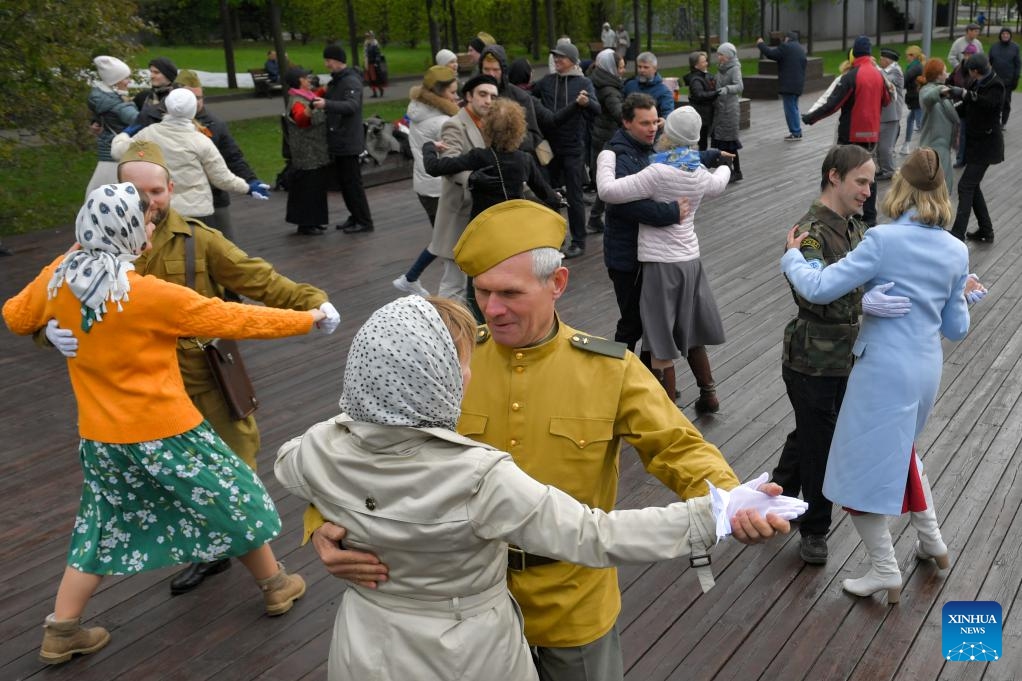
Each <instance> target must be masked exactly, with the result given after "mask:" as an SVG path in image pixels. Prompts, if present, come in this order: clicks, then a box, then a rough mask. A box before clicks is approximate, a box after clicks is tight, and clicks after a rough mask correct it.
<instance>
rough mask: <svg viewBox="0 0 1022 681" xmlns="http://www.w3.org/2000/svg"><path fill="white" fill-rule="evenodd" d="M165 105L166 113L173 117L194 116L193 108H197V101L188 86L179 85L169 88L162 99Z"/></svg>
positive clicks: (189, 118)
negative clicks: (172, 88) (168, 91)
mask: <svg viewBox="0 0 1022 681" xmlns="http://www.w3.org/2000/svg"><path fill="white" fill-rule="evenodd" d="M163 101H164V102H165V103H166V105H167V115H168V116H173V117H174V118H186V119H188V120H191V119H193V118H195V110H196V108H198V101H197V100H196V99H195V95H194V94H193V93H192V91H191V90H189V89H188V88H183V87H179V88H177V89H176V90H171V91H170V94H169V95H167V98H166V99H165V100H163Z"/></svg>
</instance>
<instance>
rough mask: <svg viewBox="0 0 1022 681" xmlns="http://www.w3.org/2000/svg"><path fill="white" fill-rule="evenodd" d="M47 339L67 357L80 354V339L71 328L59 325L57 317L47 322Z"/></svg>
mask: <svg viewBox="0 0 1022 681" xmlns="http://www.w3.org/2000/svg"><path fill="white" fill-rule="evenodd" d="M46 340H48V341H50V343H52V344H53V347H55V348H57V350H59V351H60V354H62V355H64V356H65V357H67V358H71V357H74V356H75V355H77V354H78V339H77V338H75V335H74V334H73V333H71V329H62V328H60V327H59V326H57V320H56V319H51V320H50V321H48V322H46Z"/></svg>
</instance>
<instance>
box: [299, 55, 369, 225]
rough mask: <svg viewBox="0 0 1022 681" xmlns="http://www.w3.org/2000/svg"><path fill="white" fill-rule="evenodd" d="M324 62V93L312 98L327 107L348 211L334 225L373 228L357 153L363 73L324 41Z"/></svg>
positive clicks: (329, 131) (336, 166) (329, 140)
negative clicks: (326, 78)
mask: <svg viewBox="0 0 1022 681" xmlns="http://www.w3.org/2000/svg"><path fill="white" fill-rule="evenodd" d="M323 63H324V64H325V65H326V68H327V69H328V70H329V71H330V74H331V76H332V77H331V78H330V82H329V83H328V84H327V86H326V97H325V98H322V97H320V98H317V99H315V100H313V102H312V106H313V108H316V109H326V123H327V146H328V147H329V148H330V156H332V157H333V159H334V169H335V171H336V173H337V180H338V182H339V183H340V185H341V196H343V197H344V205H345V206H347V207H348V212H349V213H350V214H351V215H349V216H348V219H347V220H346V221H345V222H342V223H341V224H339V225H337V229H340V230H344V233H345V234H356V233H358V232H371V231H373V216H372V215H371V214H370V213H369V202H368V201H366V192H365V188H364V187H363V186H362V168H361V166H360V165H359V162H358V157H359V155H360V154H361V153H362V151H363V150H364V149H365V129H364V128H363V127H362V77H361V76H360V75H359V74H358V72H357V71H356V70H355V69H353V68H349V67H348V55H347V54H346V53H345V52H344V48H342V47H341V46H340V45H327V46H326V48H324V50H323Z"/></svg>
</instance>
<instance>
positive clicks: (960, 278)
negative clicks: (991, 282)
mask: <svg viewBox="0 0 1022 681" xmlns="http://www.w3.org/2000/svg"><path fill="white" fill-rule="evenodd" d="M968 267H969V253H968V250H967V249H966V247H965V244H963V243H962V242H960V241H959V240H958V239H956V238H955V237H953V236H951V234H950V233H949V232H946V231H944V230H943V229H940V228H934V227H931V226H928V225H923V224H920V223H917V222H913V221H912V220H911V219H910V216H909V215H904V216H902V217H901V218H899V219H898V220H897V221H896V222H894V223H893V224H888V225H878V226H876V227H873V228H871V229H870V230H868V231H867V232H866V238H865V239H863V241H862V243H861V244H859V246H858V247H856V248H855V250H853V251H852V252H851V253H849V254H848V255H847V256H846V257H844V258H843V259H841V260H839V261H838V262H836V263H834V264H832V265H828V266H826V267H824V268H822V269H816V268H815V267H813V266H812V265H810V264H809V263H807V262H806V261H805V259H804V258H803V257H802V254H801V252H800V251H799V250H798V249H790V250H788V252H787V253H785V254H784V257H783V258H782V259H781V269H782V270H783V271H784V274H785V275H786V276H787V277H788V279H789V280H790V281H791V283H792V285H793V286H794V287H795V290H797V291H798V293H799V295H801V296H802V297H804V298H805V299H806V300H809V301H811V302H814V303H829V302H831V301H833V300H836V299H837V298H839V297H841V296H843V295H844V294H846V293H848V292H849V291H851V290H852V289H854V288H857V287H859V286H865V287H866V290H869V289H870V288H872V287H873V286H876V285H877V284H884V283H887V282H891V281H893V282H895V285H894V287H893V288H891V290H890V291H888V292H887V293H888V295H892V296H906V297H908V298H909V299H910V300H911V301H912V310H911V311H910V312H909V313H908V314H907V315H905V316H903V317H896V318H881V317H873V316H870V315H866V316H864V317H863V321H862V329H861V331H860V332H859V337H858V340H856V342H855V345H854V346H853V349H852V352H853V354H854V355H855V357H856V359H855V366H854V367H853V368H852V373H851V375H850V376H849V379H848V390H847V392H846V393H845V398H844V402H843V403H842V405H841V412H840V414H839V415H838V420H837V427H836V429H835V431H834V439H833V441H832V442H831V446H830V458H829V460H828V462H827V472H826V476H825V478H824V482H823V493H824V495H825V496H826V497H827V498H828V499H830V500H831V501H833V502H834V503H836V504H840V505H842V506H846V507H848V508H853V509H856V510H859V511H866V512H869V513H883V514H887V515H899V514H900V513H901V508H902V502H903V500H904V497H905V485H906V481H907V479H908V466H909V457H910V455H911V451H912V445H913V442H914V441H915V439H916V437H918V435H919V433H920V432H921V431H922V429H923V426H924V425H925V424H926V419H927V417H928V416H929V414H930V410H931V409H932V407H933V401H934V399H935V398H936V395H937V388H938V386H939V385H940V373H941V366H942V364H943V352H942V349H941V340H940V337H941V335H943V336H945V337H947V338H949V339H951V340H961V339H962V338H963V337H965V334H966V333H967V332H968V330H969V310H968V306H967V305H966V302H965V297H964V289H965V280H966V277H967V276H968Z"/></svg>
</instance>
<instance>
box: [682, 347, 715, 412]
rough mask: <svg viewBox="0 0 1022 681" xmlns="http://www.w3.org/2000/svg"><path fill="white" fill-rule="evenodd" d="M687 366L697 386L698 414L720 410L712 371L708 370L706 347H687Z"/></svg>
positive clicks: (708, 358) (696, 405)
mask: <svg viewBox="0 0 1022 681" xmlns="http://www.w3.org/2000/svg"><path fill="white" fill-rule="evenodd" d="M688 366H689V368H690V369H691V370H692V375H693V376H695V379H696V385H698V386H699V399H698V400H696V403H695V408H696V411H697V412H699V413H700V414H715V413H717V412H718V411H720V402H719V401H718V400H717V385H716V384H715V383H714V382H713V372H712V371H711V370H710V357H709V355H707V354H706V347H705V346H700V347H697V348H689V350H688Z"/></svg>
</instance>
